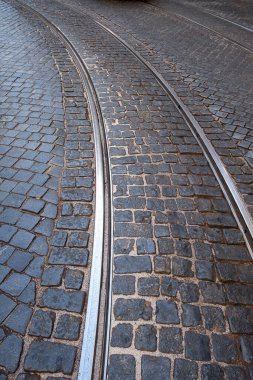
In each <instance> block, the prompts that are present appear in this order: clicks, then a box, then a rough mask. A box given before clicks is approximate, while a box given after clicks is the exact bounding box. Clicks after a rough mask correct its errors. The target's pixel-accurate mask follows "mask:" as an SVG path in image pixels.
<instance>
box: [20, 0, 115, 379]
mask: <svg viewBox="0 0 253 380" xmlns="http://www.w3.org/2000/svg"><path fill="white" fill-rule="evenodd" d="M14 1H15V2H16V3H17V4H18V5H21V6H22V7H23V8H25V9H27V10H29V11H30V12H31V13H33V14H34V15H35V16H37V17H38V18H39V19H41V20H42V21H43V22H44V23H45V24H46V25H47V26H48V27H49V29H50V31H51V32H52V33H53V34H54V35H55V36H56V37H57V38H59V39H60V41H61V42H62V43H63V45H64V46H65V47H66V49H67V50H68V53H69V55H70V56H71V58H72V59H73V62H74V64H75V66H76V68H77V71H78V73H79V76H80V78H81V80H82V82H83V86H84V88H85V90H86V93H87V98H88V104H89V109H90V114H91V119H92V126H93V131H94V141H95V158H96V191H95V193H96V197H95V209H96V211H95V226H94V238H93V252H92V265H91V274H90V282H89V293H88V304H87V310H86V318H85V329H84V336H83V344H82V351H81V359H80V367H79V372H78V380H91V379H92V378H93V371H94V363H95V357H96V346H97V345H96V342H97V339H98V329H99V328H98V323H99V313H101V310H100V301H101V289H102V277H103V275H105V274H106V273H107V274H109V273H110V270H111V259H110V256H111V254H110V251H111V239H112V232H113V230H112V225H113V223H112V215H111V179H110V169H109V167H110V165H109V156H108V146H107V140H106V135H105V129H104V123H103V117H102V112H101V109H100V105H99V101H98V96H97V93H96V90H95V87H94V85H93V82H92V79H91V77H90V74H89V72H88V69H87V67H86V65H85V63H84V62H83V60H82V58H81V57H80V55H79V53H78V52H77V51H76V49H75V47H74V45H73V44H72V43H71V42H70V40H69V39H68V38H67V37H66V36H65V35H64V33H63V32H62V31H61V30H60V29H59V28H58V27H57V26H56V25H54V24H53V23H52V22H51V21H49V20H48V19H47V18H46V17H44V16H43V15H42V14H41V13H39V12H38V11H36V10H35V9H33V8H32V7H30V6H29V5H27V4H24V3H23V2H21V1H19V0H14ZM106 210H107V215H106ZM105 218H106V223H105ZM105 239H107V242H105ZM105 247H108V249H107V252H105ZM105 255H106V256H107V259H106V261H107V267H106V271H104V269H105V268H103V261H104V256H105ZM108 277H110V276H108ZM105 282H106V286H109V287H110V288H111V281H110V279H108V278H106V281H105ZM107 293H108V292H107ZM105 303H106V304H107V300H105ZM102 314H104V319H105V325H107V323H106V318H107V313H103V312H102ZM102 341H104V337H102ZM102 345H103V344H102ZM102 351H103V350H102ZM100 355H101V356H102V357H103V352H100Z"/></svg>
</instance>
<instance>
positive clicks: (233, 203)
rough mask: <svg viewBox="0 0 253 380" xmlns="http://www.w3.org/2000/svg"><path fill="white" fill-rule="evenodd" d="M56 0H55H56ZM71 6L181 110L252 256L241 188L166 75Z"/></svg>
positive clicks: (250, 223) (251, 225)
mask: <svg viewBox="0 0 253 380" xmlns="http://www.w3.org/2000/svg"><path fill="white" fill-rule="evenodd" d="M56 1H58V0H56ZM68 7H69V8H70V9H73V10H74V11H78V12H79V13H82V14H83V15H85V16H86V17H89V18H90V19H92V20H93V21H94V22H95V23H96V24H97V25H99V26H100V27H101V28H102V29H104V30H105V31H106V32H107V33H109V34H111V35H112V36H114V38H116V39H117V40H118V41H119V42H120V43H121V44H122V45H123V46H125V48H127V49H128V51H130V53H131V54H133V55H134V56H135V57H136V58H137V59H138V60H139V61H140V62H141V63H142V64H144V66H146V67H147V68H148V69H149V70H150V71H151V72H152V74H153V75H154V76H155V78H156V79H157V81H158V83H159V84H160V85H161V87H162V88H163V89H164V91H165V92H166V93H167V95H168V96H169V97H170V99H171V100H172V102H173V103H174V104H175V106H176V107H177V109H178V110H179V112H180V114H181V115H182V117H183V118H184V120H185V122H186V124H187V125H188V127H189V129H190V130H191V132H192V134H193V135H194V137H195V139H196V140H197V142H198V144H199V145H200V147H201V149H202V150H203V153H204V155H205V157H206V159H207V160H208V162H209V164H210V166H211V169H212V170H213V173H214V175H215V177H216V179H217V181H218V182H219V184H220V186H221V189H222V191H223V194H224V196H225V198H226V200H227V202H228V204H229V206H230V208H231V211H232V213H233V215H234V217H235V219H236V221H237V223H238V226H239V228H240V230H241V232H242V234H243V236H244V240H245V243H246V245H247V248H248V249H249V252H250V254H251V257H252V258H253V219H252V217H251V215H250V213H249V211H248V209H247V205H246V203H245V202H244V200H243V199H242V196H241V194H240V192H239V191H238V189H237V187H236V185H235V183H234V181H233V179H232V177H231V175H230V174H229V172H228V171H227V169H226V167H225V165H224V164H223V162H222V160H221V158H220V157H219V155H218V154H217V152H216V150H215V149H214V147H213V145H212V144H211V142H210V140H209V139H208V138H207V136H206V134H205V132H204V130H203V129H202V128H201V126H200V124H199V123H198V121H197V120H196V119H195V117H194V116H193V115H192V113H191V112H190V110H189V108H188V107H187V106H186V105H185V104H184V103H183V101H182V100H181V99H180V97H179V96H178V95H177V93H176V91H175V90H174V89H173V88H172V87H171V85H170V84H169V83H168V82H167V81H166V79H165V78H164V77H163V76H162V75H161V74H160V73H159V72H158V71H157V70H156V68H155V67H154V66H153V65H152V64H151V63H149V62H148V61H147V60H146V59H145V58H144V57H142V55H141V54H140V53H139V52H137V51H136V50H135V49H134V48H133V47H132V46H130V45H129V44H128V42H126V41H125V40H124V39H123V38H121V37H120V36H118V35H117V34H116V33H115V32H113V31H112V30H111V29H110V28H108V27H107V26H105V25H104V24H102V23H101V22H100V21H98V20H96V19H95V18H94V17H92V16H90V15H89V14H87V13H86V12H84V11H83V10H81V9H80V8H79V7H75V6H73V5H68Z"/></svg>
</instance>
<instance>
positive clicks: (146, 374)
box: [141, 355, 171, 380]
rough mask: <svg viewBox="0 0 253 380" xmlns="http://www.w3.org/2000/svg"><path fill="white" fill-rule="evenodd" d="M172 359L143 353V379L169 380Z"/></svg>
mask: <svg viewBox="0 0 253 380" xmlns="http://www.w3.org/2000/svg"><path fill="white" fill-rule="evenodd" d="M170 366H171V361H170V359H168V358H164V357H156V356H148V355H143V356H142V358H141V376H142V379H143V380H153V379H154V378H155V379H156V380H169V379H170Z"/></svg>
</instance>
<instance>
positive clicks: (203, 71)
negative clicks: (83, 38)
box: [64, 0, 253, 215]
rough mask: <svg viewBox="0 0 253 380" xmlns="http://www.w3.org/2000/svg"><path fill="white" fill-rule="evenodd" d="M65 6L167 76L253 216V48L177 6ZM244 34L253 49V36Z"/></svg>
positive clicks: (76, 3) (87, 3) (115, 3)
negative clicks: (92, 21)
mask: <svg viewBox="0 0 253 380" xmlns="http://www.w3.org/2000/svg"><path fill="white" fill-rule="evenodd" d="M64 3H65V4H66V5H68V6H70V7H71V8H73V7H75V10H76V9H77V8H76V7H77V6H78V8H79V11H84V10H85V12H87V13H88V14H90V15H91V16H92V17H94V18H96V19H98V20H99V21H101V22H102V23H104V24H105V25H106V26H108V27H109V28H110V29H112V30H113V31H114V32H115V33H116V34H118V35H119V36H120V37H122V38H123V39H124V40H126V41H127V42H128V43H129V44H130V45H131V46H133V47H134V48H135V49H136V50H137V51H138V52H139V53H140V54H141V55H142V56H143V57H144V58H145V59H146V60H147V61H148V62H150V63H151V64H152V65H153V66H154V67H155V68H156V70H157V71H158V72H159V73H160V74H162V75H163V77H164V78H165V79H166V80H167V81H168V83H169V84H170V85H171V86H172V87H173V88H174V89H175V90H176V92H177V94H178V95H179V97H180V98H181V99H182V100H183V102H184V103H185V104H186V105H187V106H188V108H189V109H190V111H191V113H192V114H193V115H194V117H195V118H196V120H197V121H198V122H199V124H200V125H201V127H202V128H203V129H204V131H205V133H206V134H207V137H208V139H209V140H210V141H211V143H212V145H213V146H214V148H215V149H216V151H217V153H218V154H219V155H220V157H221V159H222V161H223V163H224V164H225V166H226V168H227V170H228V171H229V173H230V175H231V176H232V178H233V179H234V181H235V183H236V184H237V187H238V189H239V191H240V192H241V194H242V196H243V198H244V201H245V202H246V204H247V205H248V209H249V211H250V213H251V215H253V209H252V202H253V198H252V191H253V189H252V165H253V161H252V157H253V151H252V148H253V145H252V144H253V140H252V139H253V137H252V134H253V131H252V121H253V115H252V104H253V97H252V88H253V87H252V84H253V82H252V79H251V78H252V75H251V62H252V54H253V53H252V51H253V50H252V49H251V51H246V50H245V49H243V48H241V47H239V46H238V45H235V44H233V43H231V42H230V41H228V40H226V39H223V38H222V37H221V36H220V35H217V34H216V33H215V32H213V33H212V32H211V31H210V30H206V29H205V28H203V27H201V26H200V25H196V23H191V22H189V21H187V20H184V19H183V18H182V17H178V16H176V15H175V13H173V11H171V8H172V9H174V8H175V3H172V5H173V6H171V5H170V4H168V2H165V1H162V0H160V1H159V2H156V3H155V4H157V3H158V4H160V3H162V4H163V6H164V7H165V9H164V8H163V9H159V8H157V6H156V7H154V6H152V5H150V4H147V5H144V4H143V2H134V6H132V1H128V2H127V1H124V2H118V1H116V0H111V1H110V2H108V1H103V0H99V1H98V2H96V1H89V0H86V1H83V0H75V1H72V3H71V4H70V3H69V2H67V1H64ZM225 3H226V2H225ZM176 5H177V8H178V2H177V3H176ZM143 14H145V17H143ZM184 14H187V12H184ZM189 17H191V16H189ZM198 18H199V19H200V20H202V19H203V17H202V18H201V14H200V15H199V16H198ZM210 23H212V19H211V21H209V24H210ZM220 28H221V29H222V23H221V25H220ZM239 32H240V31H238V30H237V29H235V31H234V34H239ZM244 33H246V34H247V36H248V41H251V46H252V33H250V32H246V31H244ZM242 67H243V70H242Z"/></svg>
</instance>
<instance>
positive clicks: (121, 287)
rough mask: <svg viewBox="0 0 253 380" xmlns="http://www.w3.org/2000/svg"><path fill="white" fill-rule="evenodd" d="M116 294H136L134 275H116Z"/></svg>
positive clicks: (114, 287) (114, 286) (114, 280)
mask: <svg viewBox="0 0 253 380" xmlns="http://www.w3.org/2000/svg"><path fill="white" fill-rule="evenodd" d="M113 293H114V294H124V295H127V294H134V293H135V277H134V276H114V278H113Z"/></svg>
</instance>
